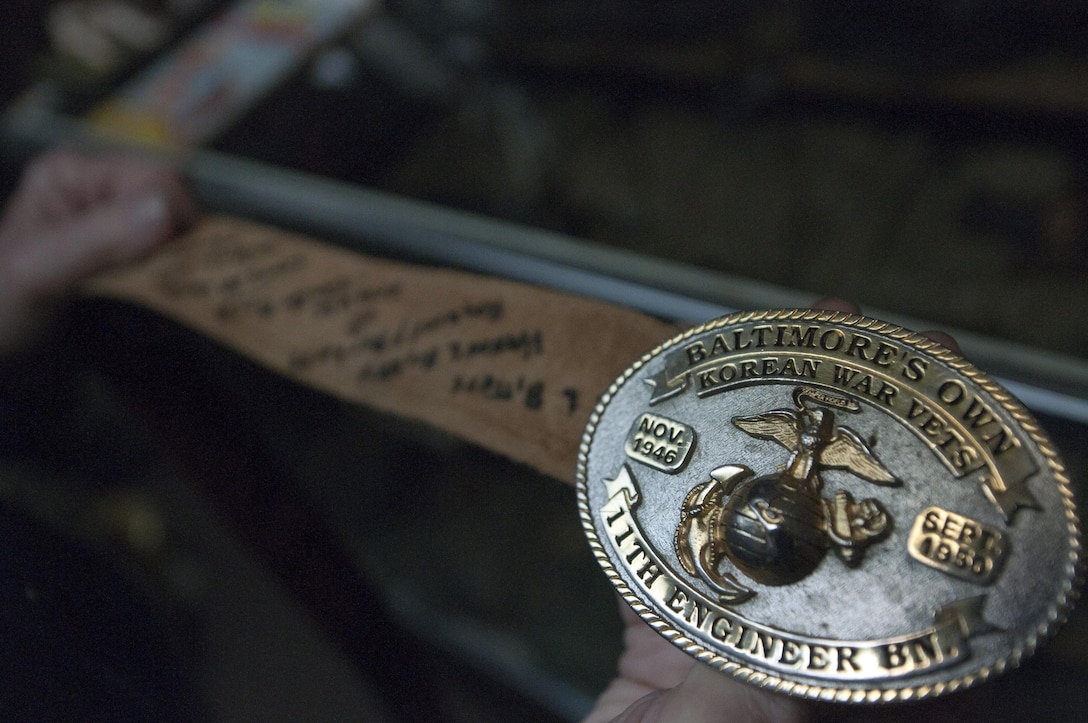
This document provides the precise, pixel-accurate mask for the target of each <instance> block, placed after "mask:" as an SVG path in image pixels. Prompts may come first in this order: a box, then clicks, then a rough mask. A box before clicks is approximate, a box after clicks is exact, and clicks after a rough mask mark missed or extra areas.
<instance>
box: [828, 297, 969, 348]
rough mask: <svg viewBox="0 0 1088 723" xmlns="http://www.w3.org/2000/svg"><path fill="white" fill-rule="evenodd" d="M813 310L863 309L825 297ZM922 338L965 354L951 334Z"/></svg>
mask: <svg viewBox="0 0 1088 723" xmlns="http://www.w3.org/2000/svg"><path fill="white" fill-rule="evenodd" d="M812 308H813V309H822V310H824V311H842V312H845V313H847V314H860V313H861V308H860V307H859V306H858V305H857V304H855V303H853V302H851V301H846V300H845V299H837V298H835V297H825V298H822V299H819V300H818V301H816V302H815V303H813V304H812ZM922 336H925V337H928V338H930V339H932V340H933V341H935V342H937V343H938V344H940V345H941V346H944V347H946V348H948V349H951V350H952V351H954V352H956V353H957V354H962V353H963V350H961V349H960V345H959V343H958V342H957V341H956V339H955V338H954V337H953V336H952V335H951V334H947V333H945V332H943V331H936V330H931V331H923V332H922Z"/></svg>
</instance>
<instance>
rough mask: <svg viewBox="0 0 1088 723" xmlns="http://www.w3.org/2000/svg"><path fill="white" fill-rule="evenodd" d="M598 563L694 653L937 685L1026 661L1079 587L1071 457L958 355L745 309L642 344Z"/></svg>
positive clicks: (813, 675) (604, 433)
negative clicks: (644, 352)
mask: <svg viewBox="0 0 1088 723" xmlns="http://www.w3.org/2000/svg"><path fill="white" fill-rule="evenodd" d="M578 478H579V480H578V493H579V505H580V511H581V514H582V520H583V525H584V526H585V529H586V532H587V535H588V537H589V539H590V543H591V547H593V549H594V551H595V553H596V555H597V557H598V561H599V562H600V563H601V565H602V567H603V568H604V569H605V572H606V573H607V575H608V576H609V578H610V579H611V580H612V582H613V584H614V585H615V586H616V588H617V589H618V591H619V592H620V594H621V595H622V596H623V597H624V599H625V600H627V602H628V603H630V604H631V606H632V607H633V609H635V610H636V612H638V613H639V614H640V615H641V616H642V617H643V619H645V620H646V621H647V622H648V623H649V624H650V625H651V626H652V627H654V628H655V629H657V630H658V632H660V633H661V634H662V635H664V636H665V637H666V638H668V639H669V640H671V641H672V642H673V643H675V644H676V645H677V646H679V647H680V648H682V649H684V650H685V651H687V652H688V653H690V654H692V655H693V656H695V657H697V658H698V659H700V660H702V661H704V662H707V663H709V664H711V665H713V666H716V667H718V668H720V669H722V670H724V671H726V672H729V673H732V674H733V675H736V676H738V677H740V678H742V679H745V680H748V681H750V682H753V683H755V684H758V685H761V686H765V687H769V688H773V689H775V690H779V691H782V692H786V693H790V694H793V695H797V696H802V697H808V698H816V699H828V700H838V701H850V702H878V701H895V700H906V699H916V698H925V697H931V696H936V695H941V694H944V693H947V692H951V691H954V690H957V689H961V688H965V687H969V686H971V685H973V684H975V683H977V682H980V681H982V680H986V679H988V678H989V677H991V676H993V675H995V674H998V673H1000V672H1002V671H1004V670H1006V669H1008V668H1012V667H1015V666H1016V665H1017V664H1018V663H1019V662H1020V661H1021V660H1022V659H1023V658H1024V657H1026V656H1028V655H1030V654H1031V653H1032V652H1033V651H1034V650H1035V648H1036V647H1037V645H1038V644H1039V643H1040V642H1041V641H1042V640H1043V639H1045V638H1046V637H1047V636H1049V635H1050V634H1052V633H1053V631H1054V628H1055V626H1056V624H1057V622H1058V621H1061V620H1063V619H1064V618H1065V616H1066V614H1067V612H1068V609H1069V605H1070V604H1071V602H1072V600H1073V599H1074V598H1075V594H1076V589H1077V586H1078V585H1079V581H1078V579H1077V564H1078V560H1079V556H1080V537H1079V523H1078V521H1077V514H1076V508H1075V504H1074V501H1073V497H1072V491H1071V489H1070V484H1069V479H1068V477H1067V474H1066V471H1065V469H1064V467H1063V465H1062V463H1061V461H1060V460H1059V459H1058V458H1057V453H1056V451H1055V450H1054V448H1053V446H1052V444H1051V443H1050V441H1049V440H1048V439H1047V437H1046V436H1045V434H1044V433H1043V432H1042V430H1041V429H1040V428H1039V427H1038V425H1037V424H1036V423H1035V421H1034V420H1033V419H1032V418H1031V416H1030V415H1029V414H1028V413H1027V412H1026V410H1025V409H1024V408H1023V407H1022V406H1021V405H1020V404H1019V403H1018V402H1016V401H1015V400H1014V399H1012V398H1011V397H1010V396H1009V395H1008V393H1007V392H1005V391H1004V390H1003V389H1001V388H1000V387H998V386H997V385H995V384H994V383H993V382H992V381H991V380H990V379H989V378H988V377H986V376H985V375H984V374H982V373H981V372H979V371H978V370H977V369H976V368H975V367H973V366H971V365H970V364H968V363H967V362H965V361H964V360H963V359H962V358H960V357H959V356H958V355H956V354H953V353H952V352H950V351H948V350H946V349H944V348H943V347H940V346H939V345H937V344H935V343H934V342H932V341H930V340H928V339H925V338H924V337H921V336H918V335H916V334H914V333H912V332H907V331H905V330H903V329H901V328H899V327H897V326H894V325H890V324H886V323H884V322H878V321H875V320H872V319H867V318H865V317H857V316H848V315H845V314H838V313H834V312H812V311H792V312H760V313H754V314H738V315H735V316H733V317H730V318H728V319H725V320H719V321H716V322H712V323H710V324H707V325H703V326H701V327H698V328H696V329H694V330H692V331H690V332H687V333H685V334H682V335H680V336H678V337H676V338H674V339H673V340H671V341H669V342H667V343H665V344H663V345H662V347H660V348H659V349H657V350H655V351H654V352H653V353H652V354H651V355H648V356H647V357H646V358H644V359H642V360H641V361H639V362H637V363H636V364H634V365H633V366H632V367H631V368H630V369H629V370H628V371H627V373H626V374H625V375H624V376H622V377H621V378H620V379H619V380H618V381H617V382H616V384H614V385H613V387H612V388H611V389H609V390H608V392H607V393H606V394H605V395H604V397H603V398H602V401H601V403H600V405H598V407H597V410H596V411H595V413H594V415H593V417H592V419H591V421H590V423H589V427H588V428H587V431H586V436H585V437H584V440H583V444H582V449H581V454H580V458H579V472H578Z"/></svg>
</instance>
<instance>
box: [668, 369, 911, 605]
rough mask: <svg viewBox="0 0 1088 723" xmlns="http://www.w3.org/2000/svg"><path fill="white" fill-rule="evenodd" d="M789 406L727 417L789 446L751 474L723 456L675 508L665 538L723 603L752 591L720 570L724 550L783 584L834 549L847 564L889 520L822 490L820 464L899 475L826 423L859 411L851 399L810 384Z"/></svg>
mask: <svg viewBox="0 0 1088 723" xmlns="http://www.w3.org/2000/svg"><path fill="white" fill-rule="evenodd" d="M793 402H794V405H795V407H796V408H795V409H775V410H772V411H768V412H764V413H762V414H757V415H753V416H743V417H734V418H733V419H732V422H733V425H734V426H736V427H737V428H739V429H741V430H742V431H744V432H746V433H747V434H749V435H751V436H753V437H756V438H757V439H766V440H769V441H773V442H777V443H778V444H780V445H782V446H783V447H785V448H786V449H787V450H788V451H789V452H790V457H789V459H788V460H787V461H786V463H785V464H784V465H783V466H782V467H781V468H779V470H778V471H777V472H775V473H773V474H769V475H764V476H760V477H757V476H755V473H754V472H753V471H752V470H751V469H749V468H748V467H745V466H744V465H725V466H722V467H718V468H716V469H714V470H713V471H712V472H711V473H710V480H709V481H707V482H703V483H701V484H699V485H697V486H695V487H694V488H693V489H692V490H691V491H690V492H688V494H687V497H686V498H685V500H684V503H683V505H682V507H681V510H680V524H679V525H678V526H677V528H676V535H675V539H674V543H675V547H676V552H677V555H678V556H679V558H680V564H681V565H682V566H683V567H684V569H685V570H687V572H688V573H689V574H691V575H693V576H696V577H699V578H701V579H702V580H704V581H705V582H706V583H707V584H708V585H709V586H710V587H711V588H712V589H713V590H714V591H715V592H716V593H717V594H718V596H719V599H720V600H721V601H722V602H724V603H733V604H735V603H740V602H743V601H745V600H747V599H748V598H750V597H751V596H752V595H754V594H755V591H754V590H752V589H751V588H749V587H747V586H745V585H744V584H742V583H741V582H740V581H739V580H738V579H737V577H736V576H735V575H733V574H732V573H731V572H728V571H722V570H721V569H720V567H721V565H722V563H723V562H724V560H725V559H728V560H729V561H730V562H731V563H732V564H733V566H734V567H735V568H736V569H737V570H739V571H740V572H742V573H743V574H744V575H746V576H748V577H749V578H751V579H752V580H755V581H756V582H759V583H762V584H765V585H788V584H790V583H793V582H797V581H798V580H801V579H802V578H804V577H806V576H807V575H809V574H810V573H811V572H812V571H813V570H815V569H816V566H817V565H818V564H819V563H820V561H821V560H822V559H823V557H824V555H825V553H826V552H827V549H828V548H829V547H831V548H833V549H834V550H835V552H836V553H837V554H838V556H839V558H840V559H841V560H842V561H843V562H844V563H845V564H846V565H848V566H849V567H856V566H857V565H859V564H860V562H861V559H862V557H863V555H864V552H865V549H866V548H867V547H868V546H869V545H870V544H872V543H874V542H877V541H879V540H880V539H881V538H883V537H884V536H885V535H887V533H888V532H889V531H890V529H891V519H890V517H889V516H888V513H887V511H886V510H885V509H884V507H883V505H881V504H880V502H878V501H877V500H875V499H864V500H862V501H860V502H855V500H854V498H853V496H852V495H851V494H850V493H849V492H847V491H846V490H837V491H836V492H835V494H834V495H833V496H832V497H823V496H821V492H822V491H823V487H824V483H823V480H822V479H821V477H820V471H821V470H824V469H841V470H846V471H848V472H850V473H852V474H854V475H857V476H858V477H860V478H862V479H864V480H867V481H869V482H872V483H874V484H878V485H886V486H893V485H896V484H898V480H897V479H896V478H895V477H894V476H893V475H892V474H891V472H889V471H888V470H887V469H886V468H885V467H884V465H883V464H881V462H880V460H879V459H877V457H876V455H875V454H874V453H873V451H872V446H873V445H874V444H875V442H874V441H872V440H871V441H870V442H869V443H866V442H865V441H863V440H862V438H861V437H860V436H858V434H857V433H856V432H854V431H853V430H852V429H850V428H849V427H846V426H842V425H836V423H835V410H840V411H845V412H849V413H857V412H860V411H861V408H860V406H859V405H858V403H857V402H856V401H854V400H852V399H848V398H842V397H838V396H835V395H832V394H829V393H827V392H824V391H822V390H818V389H813V388H810V387H798V388H797V389H795V390H794V392H793Z"/></svg>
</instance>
